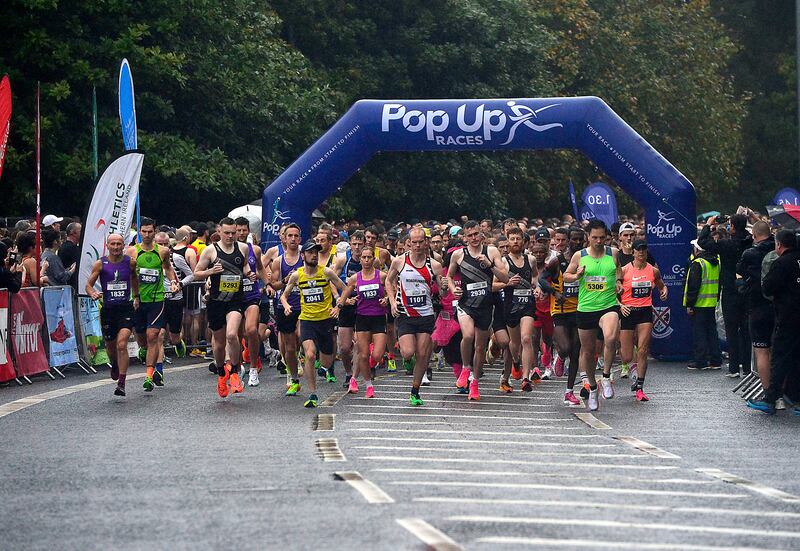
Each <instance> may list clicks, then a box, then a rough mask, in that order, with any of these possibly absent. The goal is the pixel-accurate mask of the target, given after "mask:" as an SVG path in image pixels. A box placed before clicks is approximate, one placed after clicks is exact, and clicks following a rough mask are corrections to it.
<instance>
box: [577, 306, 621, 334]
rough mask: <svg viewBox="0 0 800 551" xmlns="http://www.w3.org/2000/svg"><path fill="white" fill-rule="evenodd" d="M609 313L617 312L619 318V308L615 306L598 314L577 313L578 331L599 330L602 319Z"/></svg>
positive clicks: (598, 311) (599, 311) (597, 312)
mask: <svg viewBox="0 0 800 551" xmlns="http://www.w3.org/2000/svg"><path fill="white" fill-rule="evenodd" d="M609 312H615V313H616V314H617V317H619V306H617V305H614V306H612V307H611V308H605V309H603V310H597V311H596V312H580V311H579V312H577V314H576V316H577V323H578V329H598V328H599V324H600V318H602V317H603V316H605V315H606V314H608V313H609Z"/></svg>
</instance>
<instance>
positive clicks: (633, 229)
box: [618, 222, 636, 233]
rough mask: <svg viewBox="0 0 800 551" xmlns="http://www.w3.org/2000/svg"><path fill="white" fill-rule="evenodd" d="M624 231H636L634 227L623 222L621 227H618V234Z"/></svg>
mask: <svg viewBox="0 0 800 551" xmlns="http://www.w3.org/2000/svg"><path fill="white" fill-rule="evenodd" d="M626 231H636V226H634V225H633V224H631V223H630V222H625V223H623V224H622V225H620V227H619V232H618V233H622V232H626Z"/></svg>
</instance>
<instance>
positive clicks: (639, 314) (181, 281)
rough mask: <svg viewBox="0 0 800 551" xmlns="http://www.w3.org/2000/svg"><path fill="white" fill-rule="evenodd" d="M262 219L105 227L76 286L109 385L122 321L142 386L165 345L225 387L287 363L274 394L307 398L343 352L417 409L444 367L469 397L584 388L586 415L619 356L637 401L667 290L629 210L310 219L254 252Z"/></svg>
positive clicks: (157, 375)
mask: <svg viewBox="0 0 800 551" xmlns="http://www.w3.org/2000/svg"><path fill="white" fill-rule="evenodd" d="M257 229H258V228H251V227H250V221H249V220H248V219H247V218H238V219H232V218H227V217H226V218H223V219H222V220H221V221H220V222H219V224H215V225H210V224H194V225H187V226H182V227H179V228H175V229H172V228H167V227H160V226H157V225H156V223H155V221H153V220H151V219H147V218H143V219H142V221H141V225H140V227H139V235H140V240H141V241H140V242H135V243H134V244H128V243H127V242H126V241H128V240H127V239H123V237H122V236H120V235H116V234H113V235H110V236H109V237H108V243H107V245H108V246H107V254H106V255H105V256H103V257H102V258H101V259H100V260H98V261H97V262H95V264H94V266H93V269H92V273H91V276H90V278H89V281H88V283H87V285H86V288H85V290H84V291H85V292H86V293H88V294H89V295H90V296H91V297H93V298H95V299H100V300H102V308H101V325H102V330H103V336H104V339H105V341H106V345H107V348H108V351H109V356H110V358H111V363H112V370H111V377H112V378H113V379H115V380H116V381H117V387H116V389H115V394H116V395H118V396H125V392H126V387H125V379H126V374H127V370H128V366H129V359H128V352H127V350H128V348H127V346H128V340H129V339H130V338H131V334H132V333H133V334H135V336H136V339H137V341H138V344H139V346H140V353H139V359H140V360H141V361H142V362H143V363H144V364H145V365H146V368H147V373H146V377H145V380H144V384H143V387H144V390H145V391H147V392H150V391H152V390H153V389H154V387H157V386H162V385H164V368H163V365H164V347H165V344H166V345H171V346H172V348H173V349H174V351H175V354H176V355H177V356H185V355H187V354H190V355H192V356H195V357H202V356H206V357H208V358H209V359H213V361H212V362H211V364H210V366H209V369H210V370H211V371H212V372H213V373H215V374H216V375H217V381H216V386H217V393H218V394H219V396H220V397H222V398H225V397H227V396H228V395H229V394H235V393H240V392H243V391H244V386H245V382H244V379H245V377H246V378H247V384H248V385H249V386H257V385H258V384H259V373H260V372H261V370H262V362H264V363H266V364H268V365H269V366H270V369H277V370H278V371H279V372H281V373H285V374H286V378H287V380H286V392H285V394H286V396H296V395H298V394H300V393H301V391H302V393H303V395H304V396H305V398H306V399H305V401H304V405H305V407H309V408H311V407H316V406H317V404H318V400H319V398H318V394H317V378H318V377H321V378H322V379H323V380H324V381H325V383H326V384H330V383H338V382H339V379H337V376H336V375H337V371H336V367H335V365H336V362H337V360H339V361H340V364H341V366H342V368H343V371H344V373H341V374H340V375H339V377H340V378H341V377H343V380H342V381H341V382H342V384H343V387H344V388H345V389H347V390H348V391H349V392H350V393H353V394H356V393H359V392H360V391H361V386H362V385H363V390H364V393H365V396H366V397H367V398H372V397H374V396H375V395H376V389H375V386H374V383H373V381H374V379H375V375H376V373H377V372H379V371H381V370H385V371H386V372H389V373H391V372H395V371H397V370H398V369H400V370H401V372H405V373H406V374H407V375H409V376H410V377H411V379H410V383H409V387H410V390H409V403H410V404H411V405H412V406H420V405H423V399H422V395H421V388H422V387H424V386H426V385H428V384H430V381H431V380H432V379H433V377H434V376H437V377H438V376H442V375H443V370H445V369H447V368H446V367H445V365H449V366H450V367H451V368H452V374H453V384H454V387H455V391H457V392H459V393H462V394H464V395H465V399H467V400H480V396H481V395H480V386H481V385H486V384H490V385H497V387H498V388H499V390H500V391H501V392H503V393H512V392H515V391H519V392H531V391H532V390H533V388H534V385H536V384H537V383H539V382H541V381H542V380H547V379H552V378H563V380H564V382H565V389H564V404H565V405H568V406H578V405H580V404H581V400H580V399H579V397H578V396H581V397H582V398H583V399H584V400H585V403H586V406H587V408H588V409H589V410H597V409H598V408H599V404H600V398H601V397H602V398H603V399H606V400H609V399H611V398H613V397H614V394H615V390H614V383H613V381H612V366H613V363H614V361H615V358H617V356H618V355H619V357H621V360H622V361H621V363H622V365H621V371H620V377H621V378H628V379H629V382H630V383H631V384H630V390H631V393H632V394H633V396H634V397H635V399H636V400H638V401H641V402H646V401H648V396H647V394H645V391H644V383H645V376H646V373H647V358H648V349H649V342H650V335H651V330H652V324H653V316H652V297H653V294H654V293H656V294H658V295H660V297H661V299H662V300H663V299H666V296H667V288H666V286H665V285H664V282H663V281H662V279H661V276H660V273H659V270H658V268H657V265H656V263H655V260H654V259H653V257H652V256H651V255H650V254H649V252H648V249H647V243H646V241H645V240H644V231H643V230H642V228H641V227H640V226H639V225H637V223H636V221H635V220H632V221H625V222H623V223H621V224H615V227H614V228H613V231H612V228H608V227H606V225H605V224H604V223H603V222H601V221H599V220H590V221H587V222H585V223H584V224H582V225H578V224H575V223H574V221H572V220H571V219H569V217H565V219H564V220H563V221H554V222H551V223H549V224H547V225H545V224H543V223H539V224H537V225H535V226H532V227H529V225H528V221H527V220H514V219H507V220H504V221H502V222H500V223H497V224H494V223H492V222H491V221H489V220H483V221H480V222H479V221H475V220H466V221H461V222H456V221H451V222H449V223H446V224H439V223H436V222H419V223H410V224H404V223H401V224H398V225H395V226H393V227H390V228H388V230H387V229H386V228H385V227H382V226H380V225H369V226H367V227H363V226H361V225H360V224H357V223H351V224H349V225H345V226H342V225H339V226H338V227H335V226H333V225H330V224H327V223H323V224H321V225H320V226H319V227H318V228H317V229H316V230H315V234H314V235H306V236H304V235H302V234H301V229H300V227H299V226H298V225H296V224H285V225H283V226H282V227H281V228H280V244H278V245H277V246H275V247H272V248H270V249H268V250H264V251H262V250H261V249H260V247H259V246H258V245H256V244H254V243H255V242H258V236H257V235H255V234H254V233H253V230H257ZM187 343H188V344H187ZM493 362H501V363H502V364H503V367H504V369H503V372H502V375H501V378H500V380H499V381H487V380H486V379H484V378H483V366H484V365H485V364H486V363H493ZM597 371H600V372H601V375H600V376H599V377H597V378H596V372H597ZM301 377H302V379H304V382H302V379H301ZM578 381H580V382H579V383H578ZM576 383H578V389H577V390H578V395H576ZM626 386H627V385H626Z"/></svg>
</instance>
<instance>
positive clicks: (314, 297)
mask: <svg viewBox="0 0 800 551" xmlns="http://www.w3.org/2000/svg"><path fill="white" fill-rule="evenodd" d="M300 292H301V293H302V295H303V302H305V303H306V304H315V303H317V302H322V298H323V297H324V296H325V295H324V292H323V290H322V287H308V288H306V289H303V290H302V291H300Z"/></svg>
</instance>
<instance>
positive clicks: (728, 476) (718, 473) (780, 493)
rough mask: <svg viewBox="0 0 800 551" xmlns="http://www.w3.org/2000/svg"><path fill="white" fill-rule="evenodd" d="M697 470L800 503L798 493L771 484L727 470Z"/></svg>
mask: <svg viewBox="0 0 800 551" xmlns="http://www.w3.org/2000/svg"><path fill="white" fill-rule="evenodd" d="M695 471H697V472H698V473H703V474H707V475H709V476H713V477H714V478H718V479H719V480H723V481H725V482H729V483H731V484H736V485H737V486H741V487H742V488H745V489H746V490H751V491H753V492H755V493H757V494H761V495H763V496H766V497H769V498H772V499H779V500H781V501H785V502H787V503H800V497H798V496H796V495H793V494H789V493H787V492H784V491H782V490H778V489H776V488H771V487H770V486H765V485H764V484H760V483H758V482H753V481H751V480H747V479H746V478H742V477H740V476H736V475H735V474H730V473H726V472H725V471H721V470H719V469H708V468H700V469H695Z"/></svg>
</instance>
